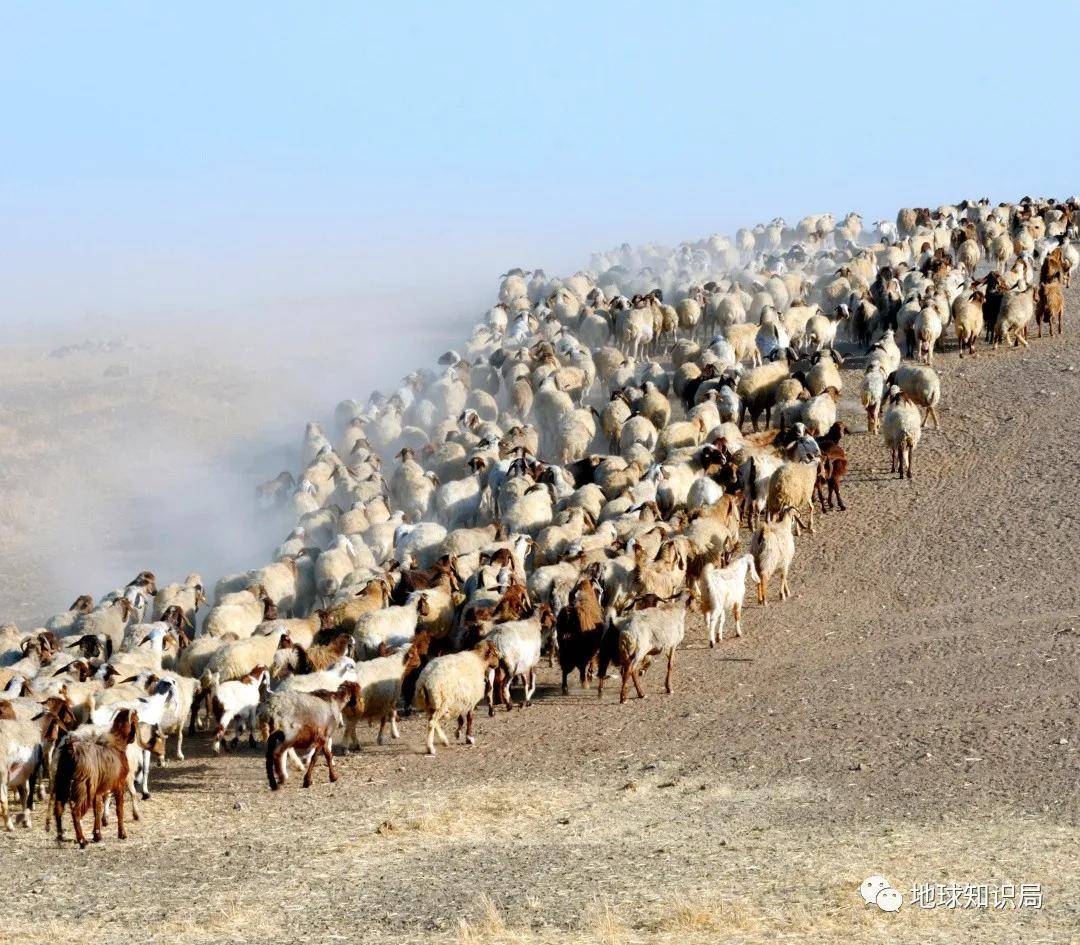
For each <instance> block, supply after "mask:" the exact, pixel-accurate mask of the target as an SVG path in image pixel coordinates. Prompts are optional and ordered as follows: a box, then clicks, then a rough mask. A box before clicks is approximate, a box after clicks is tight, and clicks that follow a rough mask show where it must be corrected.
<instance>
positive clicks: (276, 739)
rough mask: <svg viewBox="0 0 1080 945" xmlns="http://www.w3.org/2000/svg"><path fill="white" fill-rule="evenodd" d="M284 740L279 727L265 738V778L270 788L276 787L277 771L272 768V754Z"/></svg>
mask: <svg viewBox="0 0 1080 945" xmlns="http://www.w3.org/2000/svg"><path fill="white" fill-rule="evenodd" d="M284 741H285V733H284V732H283V731H282V730H281V729H275V730H274V731H273V732H271V733H270V737H269V738H268V739H267V740H266V780H267V781H269V782H270V790H271V791H276V790H277V789H278V780H277V772H276V771H275V770H274V754H275V753H276V752H277V750H278V748H279V747H280V746H281V744H282V743H283V742H284Z"/></svg>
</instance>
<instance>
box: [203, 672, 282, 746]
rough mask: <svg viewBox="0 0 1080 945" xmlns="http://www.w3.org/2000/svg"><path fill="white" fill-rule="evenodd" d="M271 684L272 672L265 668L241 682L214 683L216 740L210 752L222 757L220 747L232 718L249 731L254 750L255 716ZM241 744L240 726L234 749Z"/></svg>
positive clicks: (248, 674)
mask: <svg viewBox="0 0 1080 945" xmlns="http://www.w3.org/2000/svg"><path fill="white" fill-rule="evenodd" d="M269 683H270V673H269V671H268V670H267V668H266V667H265V666H256V667H254V669H252V671H251V672H250V673H247V674H245V675H244V676H241V677H240V678H239V679H230V680H227V681H226V682H222V683H219V682H217V681H216V680H213V681H211V685H210V710H211V713H212V717H213V719H214V741H213V744H212V745H211V746H210V750H211V751H213V753H214V754H215V755H219V754H221V745H222V742H223V741H224V740H225V735H226V733H227V732H228V730H229V724H230V723H231V722H232V720H233V719H237V720H239V722H240V723H241V724H242V725H244V726H245V727H246V728H247V731H248V740H249V742H250V744H251V747H252V748H254V747H255V713H256V710H257V709H258V707H259V702H260V701H261V699H262V696H263V693H264V692H265V691H266V688H267V686H268V685H269ZM239 741H240V725H237V729H236V734H235V735H234V736H233V747H234V748H235V747H236V745H237V744H238V743H239Z"/></svg>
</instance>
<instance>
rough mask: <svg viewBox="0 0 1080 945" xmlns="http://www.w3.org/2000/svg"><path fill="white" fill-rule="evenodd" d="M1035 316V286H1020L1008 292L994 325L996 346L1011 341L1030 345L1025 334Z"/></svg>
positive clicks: (1014, 343) (1015, 344)
mask: <svg viewBox="0 0 1080 945" xmlns="http://www.w3.org/2000/svg"><path fill="white" fill-rule="evenodd" d="M1034 317H1035V293H1034V289H1033V288H1023V287H1018V288H1017V289H1016V290H1015V291H1012V292H1007V293H1006V294H1005V296H1004V298H1003V299H1002V302H1001V312H1000V313H999V315H998V318H997V322H996V324H995V325H994V347H995V348H997V347H998V345H1000V344H1002V343H1005V344H1008V343H1009V342H1010V341H1011V342H1012V343H1013V346H1014V347H1016V346H1018V345H1023V346H1024V347H1025V348H1026V347H1027V346H1028V343H1027V339H1026V338H1025V335H1026V334H1027V326H1028V322H1030V321H1031V320H1032V318H1034Z"/></svg>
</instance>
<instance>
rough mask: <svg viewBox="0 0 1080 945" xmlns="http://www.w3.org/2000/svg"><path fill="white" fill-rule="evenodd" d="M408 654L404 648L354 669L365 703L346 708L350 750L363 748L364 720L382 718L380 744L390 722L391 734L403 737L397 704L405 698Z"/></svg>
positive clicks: (346, 725)
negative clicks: (361, 724)
mask: <svg viewBox="0 0 1080 945" xmlns="http://www.w3.org/2000/svg"><path fill="white" fill-rule="evenodd" d="M407 653H408V650H407V649H406V648H404V647H400V648H399V649H398V650H397V651H396V652H394V653H391V654H388V655H385V656H378V657H376V658H375V659H371V660H366V661H365V662H363V663H359V664H357V665H356V666H355V668H354V669H353V670H352V673H351V675H352V677H353V681H354V682H355V683H356V684H357V686H358V687H359V689H360V695H361V697H362V702H361V703H359V704H358V705H356V706H347V707H346V708H345V709H344V710H343V719H344V722H345V735H344V739H345V750H346V751H351V750H352V748H354V747H356V748H359V747H360V742H359V739H358V738H357V736H356V726H357V724H358V723H359V722H361V721H363V720H367V721H369V722H373V721H376V720H378V722H379V734H378V736H377V738H376V743H377V744H379V745H381V744H382V743H383V734H384V731H385V729H386V726H387V724H388V723H389V725H390V733H391V735H392V736H393V737H394V738H398V737H400V733H399V732H398V726H397V719H398V716H397V704H398V700H399V698H400V697H401V686H402V678H403V676H404V674H405V657H406V655H407ZM294 678H297V679H298V678H299V677H294Z"/></svg>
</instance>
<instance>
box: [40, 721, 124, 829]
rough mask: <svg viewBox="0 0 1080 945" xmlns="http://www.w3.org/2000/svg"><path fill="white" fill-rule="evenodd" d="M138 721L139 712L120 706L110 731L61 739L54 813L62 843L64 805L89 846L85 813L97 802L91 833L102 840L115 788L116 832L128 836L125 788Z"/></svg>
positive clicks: (54, 789) (55, 779) (53, 792)
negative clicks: (107, 802)
mask: <svg viewBox="0 0 1080 945" xmlns="http://www.w3.org/2000/svg"><path fill="white" fill-rule="evenodd" d="M138 724H139V717H138V714H137V713H136V712H134V711H132V710H131V709H121V710H120V711H119V712H118V713H117V714H116V717H115V718H114V719H113V720H112V723H111V725H110V728H109V733H108V734H107V735H104V736H101V737H100V738H94V739H87V738H69V739H66V740H65V741H63V742H62V743H61V744H60V749H59V751H58V753H57V762H56V772H55V774H54V777H53V789H52V815H53V819H54V821H55V823H56V841H57V843H62V842H63V840H64V825H63V814H64V808H65V807H68V808H69V809H70V811H71V820H72V824H73V825H74V828H75V839H76V840H77V841H78V844H79V846H80V847H81V848H84V849H85V847H86V845H87V840H86V835H85V834H84V833H83V829H82V818H83V816H84V815H85V814H86V812H87V811H88V810H89V809H90V808H91V807H92V808H93V811H94V830H93V834H92V839H93V841H94V842H95V843H99V842H100V841H101V825H102V814H103V811H104V806H105V798H106V796H108V795H110V794H111V795H112V798H113V802H114V805H115V807H116V835H117V837H118V838H119V839H121V840H125V839H127V831H126V829H125V828H124V793H125V791H126V789H127V782H128V775H129V765H128V758H127V746H128V745H130V744H131V743H132V742H134V741H135V739H136V737H137V734H138Z"/></svg>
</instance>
